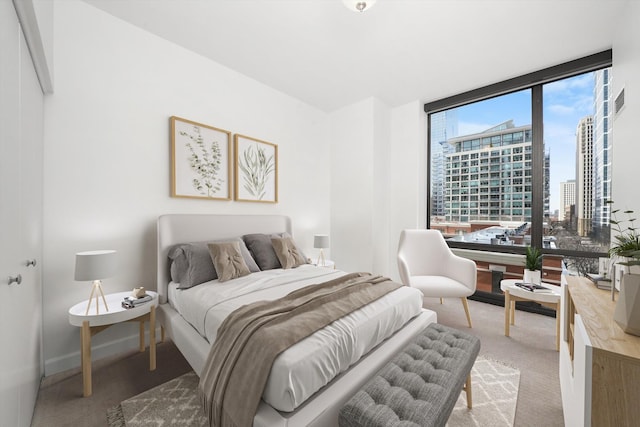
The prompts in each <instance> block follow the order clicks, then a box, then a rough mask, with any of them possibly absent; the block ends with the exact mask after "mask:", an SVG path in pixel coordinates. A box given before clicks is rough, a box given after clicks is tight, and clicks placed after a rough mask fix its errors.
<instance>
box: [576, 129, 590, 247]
mask: <svg viewBox="0 0 640 427" xmlns="http://www.w3.org/2000/svg"><path fill="white" fill-rule="evenodd" d="M593 195H594V191H593V116H585V117H583V118H582V119H580V122H578V126H577V128H576V212H575V214H576V217H577V228H578V230H577V231H578V235H580V236H588V235H589V234H590V233H591V230H592V219H593Z"/></svg>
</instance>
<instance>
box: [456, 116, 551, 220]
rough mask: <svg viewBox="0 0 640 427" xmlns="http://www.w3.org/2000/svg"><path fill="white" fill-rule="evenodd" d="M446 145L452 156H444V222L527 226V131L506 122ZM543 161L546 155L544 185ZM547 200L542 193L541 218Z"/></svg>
mask: <svg viewBox="0 0 640 427" xmlns="http://www.w3.org/2000/svg"><path fill="white" fill-rule="evenodd" d="M447 142H448V143H449V145H450V146H451V147H452V152H451V153H448V154H445V155H444V167H445V186H444V187H445V195H444V204H445V219H446V220H447V221H452V222H471V221H518V222H528V221H530V220H531V190H532V165H531V154H532V139H531V125H524V126H515V125H514V123H513V120H509V121H506V122H504V123H501V124H499V125H498V126H495V127H492V128H490V129H487V130H486V131H484V132H480V133H476V134H472V135H465V136H461V137H458V138H450V139H449V140H448V141H447ZM548 161H549V155H548V154H546V155H545V167H544V174H545V179H544V182H545V183H546V185H548V175H549V168H548ZM548 198H549V195H548V188H546V189H545V200H547V202H546V203H545V206H547V208H546V209H547V210H546V211H545V215H547V216H548Z"/></svg>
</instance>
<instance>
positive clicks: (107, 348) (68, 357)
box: [44, 327, 160, 378]
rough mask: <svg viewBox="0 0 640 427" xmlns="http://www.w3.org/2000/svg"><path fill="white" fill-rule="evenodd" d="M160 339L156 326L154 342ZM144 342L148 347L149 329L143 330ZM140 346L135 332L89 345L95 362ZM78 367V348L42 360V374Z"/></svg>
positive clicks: (76, 368) (46, 374) (47, 374)
mask: <svg viewBox="0 0 640 427" xmlns="http://www.w3.org/2000/svg"><path fill="white" fill-rule="evenodd" d="M159 341H160V327H158V328H156V342H159ZM145 342H146V343H147V349H148V347H149V331H145ZM139 346H140V336H139V335H138V334H137V333H134V334H131V335H129V336H127V337H124V338H120V339H117V340H113V341H110V342H107V343H104V344H100V345H95V346H92V347H91V362H92V363H93V362H96V361H98V360H100V359H103V358H105V357H110V356H115V355H118V354H121V353H125V352H128V351H132V350H136V349H138V348H139ZM79 369H80V348H78V351H74V352H73V353H69V354H65V355H62V356H58V357H53V358H51V359H47V360H45V362H44V376H45V378H46V377H49V376H51V375H55V374H59V373H62V372H65V371H69V370H79Z"/></svg>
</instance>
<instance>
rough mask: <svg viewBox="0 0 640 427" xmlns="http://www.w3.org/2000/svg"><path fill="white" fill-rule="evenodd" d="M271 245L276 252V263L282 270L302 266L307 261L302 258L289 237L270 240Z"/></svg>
mask: <svg viewBox="0 0 640 427" xmlns="http://www.w3.org/2000/svg"><path fill="white" fill-rule="evenodd" d="M271 244H272V245H273V249H274V250H275V252H276V256H277V257H278V261H280V265H282V268H284V269H287V268H295V267H298V266H300V265H302V264H306V263H307V260H306V259H305V258H304V255H302V254H301V253H300V252H299V251H298V248H297V247H296V245H295V243H294V242H293V239H292V238H291V237H274V238H271Z"/></svg>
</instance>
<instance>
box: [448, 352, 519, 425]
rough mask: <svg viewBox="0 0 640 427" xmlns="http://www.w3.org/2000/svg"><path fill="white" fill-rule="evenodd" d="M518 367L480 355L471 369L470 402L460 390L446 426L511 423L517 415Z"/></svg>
mask: <svg viewBox="0 0 640 427" xmlns="http://www.w3.org/2000/svg"><path fill="white" fill-rule="evenodd" d="M519 385H520V371H519V370H518V369H515V368H512V367H509V366H506V365H505V364H503V363H500V362H497V361H494V360H491V359H485V358H484V357H482V356H480V357H478V358H477V359H476V363H475V364H474V365H473V368H472V369H471V391H472V393H471V402H472V404H473V405H472V406H473V409H468V408H467V394H466V393H460V397H458V401H457V402H456V406H455V407H454V408H453V412H452V413H451V416H450V417H449V421H448V422H447V426H448V427H457V426H460V427H462V426H464V427H468V426H482V427H488V426H491V427H502V426H504V427H511V426H513V421H514V418H515V415H516V403H517V402H518V387H519Z"/></svg>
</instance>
